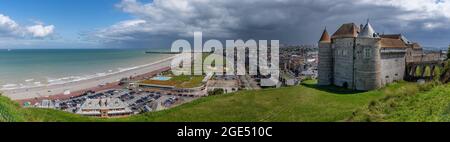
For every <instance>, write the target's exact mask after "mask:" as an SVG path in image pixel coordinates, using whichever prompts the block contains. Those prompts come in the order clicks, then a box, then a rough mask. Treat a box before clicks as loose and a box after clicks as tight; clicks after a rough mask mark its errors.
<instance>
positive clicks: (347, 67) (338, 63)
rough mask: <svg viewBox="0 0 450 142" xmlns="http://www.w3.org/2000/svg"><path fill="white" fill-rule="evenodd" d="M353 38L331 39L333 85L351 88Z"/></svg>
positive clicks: (352, 84)
mask: <svg viewBox="0 0 450 142" xmlns="http://www.w3.org/2000/svg"><path fill="white" fill-rule="evenodd" d="M354 40H355V38H336V39H333V45H332V46H333V50H334V51H333V52H334V53H333V54H334V55H333V56H334V85H336V86H340V87H347V88H349V89H353V86H354V83H353V47H354Z"/></svg>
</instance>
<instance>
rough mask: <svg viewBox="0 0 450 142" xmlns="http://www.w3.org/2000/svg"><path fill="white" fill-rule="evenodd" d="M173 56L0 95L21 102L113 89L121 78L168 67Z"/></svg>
mask: <svg viewBox="0 0 450 142" xmlns="http://www.w3.org/2000/svg"><path fill="white" fill-rule="evenodd" d="M175 57H176V55H175V56H171V57H167V58H164V59H161V60H158V61H155V62H153V63H150V64H146V65H142V66H139V67H137V68H134V69H130V70H127V71H123V72H118V73H115V74H110V75H106V76H100V77H95V78H91V79H87V80H81V81H75V82H67V83H63V84H55V85H49V86H39V87H33V88H19V89H13V90H3V91H2V93H3V94H2V95H3V96H7V97H9V98H10V99H12V100H15V101H19V102H22V101H24V100H37V99H39V98H54V99H58V98H70V97H71V96H77V95H80V94H81V93H83V92H85V91H87V90H98V89H103V90H106V89H109V88H111V89H114V88H116V87H120V86H119V85H118V83H119V80H121V79H122V78H128V77H130V76H133V77H139V76H143V75H145V76H148V75H156V74H158V73H159V72H161V71H162V70H167V69H170V63H171V61H172V59H173V58H175ZM101 84H104V86H100V85H101ZM67 90H70V92H71V93H70V94H68V95H64V92H66V91H67Z"/></svg>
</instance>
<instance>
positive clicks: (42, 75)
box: [0, 49, 172, 90]
mask: <svg viewBox="0 0 450 142" xmlns="http://www.w3.org/2000/svg"><path fill="white" fill-rule="evenodd" d="M145 51H147V50H145V49H17V50H6V49H5V50H3V49H0V90H10V89H17V88H30V87H37V86H48V85H53V84H63V83H67V82H74V81H81V80H86V79H91V78H95V77H101V76H105V75H108V74H114V73H119V72H123V71H127V70H131V69H134V68H136V67H138V66H142V65H146V64H151V63H154V62H157V61H159V60H162V59H164V58H167V57H170V56H172V55H167V54H146V53H145ZM152 51H153V50H152Z"/></svg>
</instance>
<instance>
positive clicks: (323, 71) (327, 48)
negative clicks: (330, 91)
mask: <svg viewBox="0 0 450 142" xmlns="http://www.w3.org/2000/svg"><path fill="white" fill-rule="evenodd" d="M318 68H319V76H318V84H319V85H331V84H332V78H333V50H332V49H331V43H329V42H322V43H319V65H318Z"/></svg>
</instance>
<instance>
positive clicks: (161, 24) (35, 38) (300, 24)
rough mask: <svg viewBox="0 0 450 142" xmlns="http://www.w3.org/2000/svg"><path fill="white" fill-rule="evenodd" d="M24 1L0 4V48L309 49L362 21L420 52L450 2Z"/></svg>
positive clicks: (443, 21)
mask: <svg viewBox="0 0 450 142" xmlns="http://www.w3.org/2000/svg"><path fill="white" fill-rule="evenodd" d="M28 2H29V0H21V1H1V2H0V43H1V44H0V49H20V48H32V49H43V48H61V49H68V48H156V47H158V48H163V47H167V48H169V47H170V44H171V43H172V42H173V41H175V40H177V39H186V38H190V37H191V36H192V34H193V32H195V31H201V32H203V33H204V36H205V39H208V38H214V39H223V40H225V39H244V40H247V39H256V40H258V39H264V40H272V39H273V40H280V43H283V44H290V45H296V44H310V45H314V44H316V39H315V38H314V37H317V36H320V34H321V32H318V31H317V30H316V29H323V28H324V27H327V28H328V29H329V30H332V31H334V30H337V28H338V26H337V25H339V24H340V23H348V22H356V23H357V24H359V23H365V19H371V20H372V21H373V22H372V23H373V24H375V25H377V31H378V32H380V34H382V33H386V34H392V33H408V35H409V36H408V38H409V39H411V40H414V41H417V42H420V43H422V46H423V47H425V48H426V47H433V48H440V49H443V48H445V47H447V44H448V43H447V41H446V39H445V37H447V36H448V33H450V32H448V31H450V28H449V27H448V26H446V25H448V24H449V23H450V20H449V18H450V15H449V14H448V13H450V10H449V8H448V7H450V2H449V1H443V0H439V1H436V0H411V1H401V0H400V1H379V0H375V1H367V0H362V1H360V0H358V1H354V0H336V1H321V0H319V1H317V0H315V1H310V0H301V1H298V0H285V1H269V0H267V1H260V0H258V1H253V0H250V1H245V2H240V1H235V0H231V1H211V0H202V1H200V0H181V1H179V0H154V1H153V0H150V1H143V0H97V1H88V0H80V1H55V0H43V1H40V3H37V4H33V5H32V6H30V5H27V4H26V3H28ZM87 5H89V6H87ZM248 7H249V8H250V9H248ZM349 7H350V8H349ZM81 9H82V10H81ZM258 9H265V10H264V11H260V10H258ZM27 11H33V12H27ZM243 13H246V14H243ZM99 19H101V20H99ZM362 19H364V20H362ZM312 23H314V24H312Z"/></svg>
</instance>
